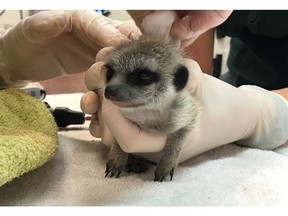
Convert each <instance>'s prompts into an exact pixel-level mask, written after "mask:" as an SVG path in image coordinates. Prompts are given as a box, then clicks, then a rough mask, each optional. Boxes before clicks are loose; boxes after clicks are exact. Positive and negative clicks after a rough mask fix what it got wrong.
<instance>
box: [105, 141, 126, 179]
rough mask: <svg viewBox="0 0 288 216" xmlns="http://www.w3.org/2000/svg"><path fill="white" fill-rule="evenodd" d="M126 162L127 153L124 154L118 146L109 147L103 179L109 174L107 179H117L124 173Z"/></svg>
mask: <svg viewBox="0 0 288 216" xmlns="http://www.w3.org/2000/svg"><path fill="white" fill-rule="evenodd" d="M127 160H128V153H126V152H124V151H123V150H122V149H121V148H120V146H119V145H118V144H116V143H115V144H114V145H113V146H112V147H111V150H110V153H109V156H108V159H107V162H106V170H105V177H107V176H108V175H109V174H110V176H109V177H116V178H118V177H119V175H120V174H121V173H122V172H123V171H124V169H125V165H126V163H127Z"/></svg>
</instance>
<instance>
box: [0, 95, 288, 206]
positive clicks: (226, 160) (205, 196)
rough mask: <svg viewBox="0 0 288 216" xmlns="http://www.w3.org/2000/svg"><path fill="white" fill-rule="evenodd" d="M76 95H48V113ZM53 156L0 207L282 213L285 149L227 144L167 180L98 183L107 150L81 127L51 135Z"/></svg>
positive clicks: (286, 193) (130, 177) (4, 194)
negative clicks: (263, 209)
mask: <svg viewBox="0 0 288 216" xmlns="http://www.w3.org/2000/svg"><path fill="white" fill-rule="evenodd" d="M81 96H82V94H64V95H48V96H47V98H46V99H45V101H47V102H48V103H49V104H50V106H51V107H56V106H63V107H68V108H70V109H73V110H80V105H79V104H80V98H81ZM59 141H60V143H59V150H58V152H57V153H56V156H55V157H54V158H53V159H51V160H50V161H49V162H47V163H46V164H44V165H43V166H41V167H39V168H38V169H36V170H33V171H30V172H29V173H27V174H25V175H23V176H21V177H20V178H18V179H14V180H13V181H12V182H10V183H7V184H6V185H4V186H2V187H0V205H2V206H3V205H13V206H15V205H17V206H18V205H20V206H40V205H43V206H286V205H288V145H287V144H286V145H284V146H282V147H280V148H278V149H276V150H274V151H264V150H257V149H250V148H246V147H240V146H237V145H235V144H229V145H226V146H222V147H219V148H217V149H214V150H210V151H208V152H206V153H204V154H201V155H198V156H196V157H194V158H192V159H190V160H188V161H186V162H184V163H182V164H180V165H179V166H178V168H177V169H176V171H175V173H174V177H173V180H172V181H171V182H170V181H165V182H162V183H160V182H154V181H153V179H154V170H155V167H152V168H151V169H150V170H148V171H147V172H145V173H142V174H127V173H125V174H122V175H121V177H120V178H118V179H117V178H104V171H105V162H106V157H107V154H108V151H109V149H108V148H107V147H106V146H104V145H103V144H101V142H100V141H99V140H96V139H95V138H94V137H92V136H91V135H90V134H89V131H88V123H85V124H84V125H81V126H71V127H68V128H67V129H65V130H60V131H59Z"/></svg>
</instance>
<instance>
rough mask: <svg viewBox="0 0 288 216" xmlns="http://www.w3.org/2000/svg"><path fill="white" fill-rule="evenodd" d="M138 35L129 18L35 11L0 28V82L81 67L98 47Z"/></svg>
mask: <svg viewBox="0 0 288 216" xmlns="http://www.w3.org/2000/svg"><path fill="white" fill-rule="evenodd" d="M139 34H140V31H139V30H138V28H137V27H136V25H135V24H134V22H133V21H132V20H131V21H128V22H122V21H118V20H112V19H110V18H107V17H104V16H102V15H100V14H98V13H96V12H95V11H43V12H39V13H37V14H35V15H32V16H30V17H27V18H25V19H23V20H21V21H20V22H19V23H18V24H17V25H16V26H14V27H12V28H10V29H8V30H1V31H0V69H1V76H2V80H1V79H0V80H1V81H0V87H5V86H11V85H17V83H19V82H20V85H22V84H23V83H22V81H23V80H26V81H29V80H33V81H39V80H45V79H51V78H54V77H57V76H62V75H66V74H73V73H78V72H84V71H86V70H87V69H88V68H89V67H90V66H91V65H92V64H93V63H94V62H95V56H96V54H97V52H98V51H99V50H100V49H101V48H102V47H106V46H115V45H116V44H119V43H120V42H124V41H128V40H129V38H131V37H132V38H133V37H137V36H138V35H139ZM0 78H1V77H0Z"/></svg>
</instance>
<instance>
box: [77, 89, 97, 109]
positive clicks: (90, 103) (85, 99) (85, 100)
mask: <svg viewBox="0 0 288 216" xmlns="http://www.w3.org/2000/svg"><path fill="white" fill-rule="evenodd" d="M100 102H101V101H100V99H99V97H98V95H97V94H96V93H95V92H93V91H89V92H87V93H85V94H84V95H83V96H82V97H81V100H80V107H81V110H82V111H83V112H84V113H86V114H90V115H93V114H95V113H96V112H97V111H98V109H99V104H100Z"/></svg>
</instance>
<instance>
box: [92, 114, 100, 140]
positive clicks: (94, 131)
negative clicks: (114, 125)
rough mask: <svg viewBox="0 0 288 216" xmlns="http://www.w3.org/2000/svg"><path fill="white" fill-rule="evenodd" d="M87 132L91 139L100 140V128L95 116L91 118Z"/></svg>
mask: <svg viewBox="0 0 288 216" xmlns="http://www.w3.org/2000/svg"><path fill="white" fill-rule="evenodd" d="M89 132H90V134H91V135H92V136H93V137H96V138H101V127H100V124H99V120H98V116H97V115H93V116H92V119H91V122H90V125H89Z"/></svg>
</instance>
